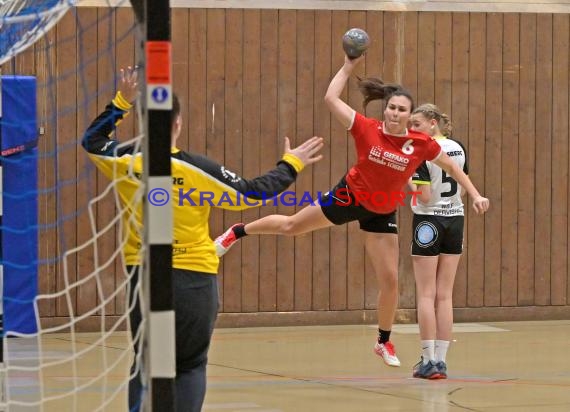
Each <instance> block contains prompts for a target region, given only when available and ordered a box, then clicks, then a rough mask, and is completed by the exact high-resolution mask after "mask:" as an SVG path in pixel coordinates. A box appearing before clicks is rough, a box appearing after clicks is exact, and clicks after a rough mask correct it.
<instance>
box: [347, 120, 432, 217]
mask: <svg viewBox="0 0 570 412" xmlns="http://www.w3.org/2000/svg"><path fill="white" fill-rule="evenodd" d="M350 132H351V134H352V137H354V142H355V144H356V155H357V157H358V160H357V162H356V164H355V165H354V166H352V167H351V168H350V170H349V171H348V174H347V175H346V182H347V183H348V187H349V189H350V190H351V191H353V192H368V193H371V194H372V193H378V192H382V193H385V194H386V195H387V196H391V194H392V193H399V192H401V191H402V189H403V188H404V186H405V185H406V184H407V182H408V179H409V178H410V177H411V176H412V175H413V174H414V172H415V171H416V169H417V168H418V167H419V166H420V165H421V164H422V162H423V161H424V160H428V161H433V160H435V159H437V158H438V157H439V155H440V153H441V146H440V145H439V144H437V142H436V141H435V140H434V139H432V138H431V137H430V136H428V135H426V134H424V133H420V132H415V131H413V130H407V129H406V133H405V134H402V135H390V134H387V133H386V132H385V131H384V128H383V123H382V122H381V121H379V120H376V119H369V118H367V117H364V116H363V115H361V114H360V113H358V112H355V117H354V121H353V123H352V127H351V128H350ZM360 203H361V204H362V206H364V207H365V208H366V209H368V210H370V211H372V212H375V213H381V214H387V213H392V212H393V211H394V210H395V207H394V204H393V203H392V202H386V203H385V204H378V203H379V202H372V201H371V200H362V201H361V202H360Z"/></svg>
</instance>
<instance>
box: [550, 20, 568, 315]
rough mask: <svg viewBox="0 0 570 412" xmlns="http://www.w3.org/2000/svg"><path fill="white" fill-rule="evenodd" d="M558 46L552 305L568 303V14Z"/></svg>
mask: <svg viewBox="0 0 570 412" xmlns="http://www.w3.org/2000/svg"><path fill="white" fill-rule="evenodd" d="M552 24H553V32H554V33H556V48H555V52H554V53H553V56H552V85H553V87H552V176H551V179H552V185H551V187H550V190H551V193H552V220H551V225H552V241H551V248H552V254H551V267H550V270H551V282H550V287H551V293H552V295H551V302H550V303H551V304H552V305H565V304H567V303H568V300H567V299H568V183H569V182H568V150H569V146H568V138H569V136H568V127H569V122H568V119H569V116H568V112H569V109H570V107H569V105H568V99H569V95H568V87H569V84H568V75H569V71H568V67H569V64H570V60H569V49H570V42H569V38H570V28H569V18H568V15H554V17H553V23H552Z"/></svg>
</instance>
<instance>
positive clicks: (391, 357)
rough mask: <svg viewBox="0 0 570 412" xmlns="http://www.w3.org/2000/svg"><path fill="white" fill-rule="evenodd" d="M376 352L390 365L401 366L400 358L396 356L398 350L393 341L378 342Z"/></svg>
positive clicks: (375, 346)
mask: <svg viewBox="0 0 570 412" xmlns="http://www.w3.org/2000/svg"><path fill="white" fill-rule="evenodd" d="M374 352H375V353H376V355H378V356H380V357H381V358H382V360H384V363H385V364H386V365H388V366H400V360H399V359H398V357H397V356H396V350H395V349H394V345H393V344H392V342H390V341H388V342H386V343H378V342H376V345H374Z"/></svg>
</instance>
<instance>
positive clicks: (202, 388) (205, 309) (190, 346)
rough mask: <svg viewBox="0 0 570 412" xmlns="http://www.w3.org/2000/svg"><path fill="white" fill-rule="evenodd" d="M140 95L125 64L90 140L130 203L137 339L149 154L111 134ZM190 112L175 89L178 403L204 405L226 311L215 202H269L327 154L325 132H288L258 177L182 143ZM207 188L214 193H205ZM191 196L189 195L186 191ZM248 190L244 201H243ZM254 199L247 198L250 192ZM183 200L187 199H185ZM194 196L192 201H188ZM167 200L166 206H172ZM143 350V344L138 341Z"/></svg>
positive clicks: (127, 251) (137, 391) (129, 258)
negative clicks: (306, 135)
mask: <svg viewBox="0 0 570 412" xmlns="http://www.w3.org/2000/svg"><path fill="white" fill-rule="evenodd" d="M136 95H137V71H136V69H132V68H130V67H129V68H128V69H127V70H121V78H120V81H119V91H118V92H117V94H116V96H115V98H114V99H113V100H112V101H111V102H110V103H109V104H108V105H107V106H106V107H105V110H104V111H103V112H102V113H101V114H100V115H99V116H98V117H97V118H96V119H95V120H94V121H93V122H92V123H91V125H90V126H89V127H88V129H87V131H86V132H85V135H84V137H83V141H82V145H83V147H84V148H85V150H87V152H88V153H89V157H90V159H91V160H92V161H93V162H94V163H95V165H96V166H97V168H98V169H99V170H100V171H101V172H102V173H103V174H104V175H105V176H106V177H107V178H109V179H111V180H114V181H115V187H116V190H117V191H118V193H119V197H120V201H121V203H122V206H123V207H124V208H125V209H126V212H127V213H124V214H123V219H124V224H123V227H124V228H126V229H125V233H123V234H121V236H123V238H124V239H125V240H126V244H125V246H124V248H123V255H124V260H125V264H126V265H127V270H128V272H129V273H133V274H134V275H133V283H132V286H133V287H131V293H130V296H129V302H130V304H129V307H131V306H132V305H133V304H135V310H134V311H132V312H131V313H130V314H129V316H130V322H131V335H132V337H133V340H134V338H135V336H136V334H137V330H138V329H139V325H140V323H141V312H140V307H139V302H138V299H137V296H136V295H135V294H134V293H133V290H135V288H134V285H136V283H137V278H138V275H139V265H140V264H141V261H142V256H141V253H140V245H141V244H142V233H141V232H140V228H141V227H142V224H143V219H142V201H141V199H135V193H136V191H137V190H138V189H139V187H140V180H139V178H140V176H141V175H142V166H143V161H142V157H141V153H140V152H139V151H137V147H136V146H135V145H134V144H130V145H121V144H119V142H118V141H117V140H115V139H113V138H112V137H111V136H112V135H113V132H114V131H115V128H116V126H117V124H118V123H119V122H120V121H121V120H122V119H123V118H124V117H125V116H126V115H127V114H128V113H129V111H130V110H131V108H132V102H133V101H134V100H135V98H136ZM181 127H182V117H181V115H180V103H179V101H178V99H177V98H176V96H174V101H173V109H172V125H171V145H172V150H171V159H172V176H173V182H174V184H173V188H172V193H171V196H170V202H171V205H167V206H169V207H172V208H173V217H174V227H173V236H174V243H175V248H174V252H173V258H172V267H173V273H172V275H173V287H174V306H175V318H176V404H177V410H178V411H188V412H199V411H200V410H201V408H202V403H203V401H204V396H205V393H206V364H207V356H208V348H209V346H210V340H211V336H212V331H213V328H214V322H215V320H216V316H217V311H218V286H217V276H216V274H217V272H218V264H219V259H218V257H217V256H216V249H215V246H214V243H213V241H212V239H211V238H210V236H209V225H208V219H209V215H210V209H211V207H212V205H218V206H219V207H221V208H224V209H231V210H242V209H246V208H248V207H251V206H255V205H258V204H261V203H262V202H256V201H255V200H256V199H263V196H264V195H265V194H267V193H280V192H283V191H284V190H285V189H287V188H288V187H289V186H290V185H291V184H292V183H293V182H294V181H295V179H296V177H297V174H298V173H299V172H300V171H301V170H303V168H304V167H305V166H307V165H310V164H312V163H315V162H317V161H319V160H320V159H321V158H322V155H320V154H318V152H319V151H320V150H321V148H322V147H323V139H322V138H321V137H312V138H310V139H308V140H307V141H306V142H304V143H303V144H301V145H299V146H298V147H296V148H294V149H291V148H290V145H289V139H288V138H285V152H284V154H283V157H282V158H281V160H279V161H278V162H277V165H276V166H275V168H274V169H272V170H270V171H268V172H267V173H265V174H263V175H261V176H259V177H256V178H254V179H244V178H242V177H240V176H239V175H237V174H236V173H234V172H231V171H230V170H228V169H227V168H225V167H224V166H222V165H220V164H218V163H216V162H215V161H213V160H211V159H209V158H207V157H205V156H202V155H198V154H194V153H188V152H185V151H182V150H180V149H177V148H176V141H177V139H178V137H179V135H180V131H181ZM205 192H207V193H208V194H209V195H210V196H209V197H208V200H209V201H206V202H204V201H202V200H203V199H201V198H200V196H201V194H203V193H205ZM181 197H183V198H181ZM222 198H223V199H229V200H228V201H220V200H221V199H222ZM240 198H241V201H240ZM246 198H248V199H251V201H244V199H246ZM181 200H182V201H181ZM184 200H186V201H184ZM167 206H165V207H167ZM135 351H136V345H135ZM135 371H136V369H135V362H133V369H132V372H131V376H133V377H132V379H131V381H130V384H129V410H130V411H136V410H139V409H140V405H141V397H142V385H141V381H140V376H139V374H137V373H136V372H135Z"/></svg>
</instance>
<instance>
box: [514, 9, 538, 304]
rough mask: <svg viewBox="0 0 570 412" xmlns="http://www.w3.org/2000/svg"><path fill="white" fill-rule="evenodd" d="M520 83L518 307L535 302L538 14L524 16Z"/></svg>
mask: <svg viewBox="0 0 570 412" xmlns="http://www.w3.org/2000/svg"><path fill="white" fill-rule="evenodd" d="M523 28H524V29H523ZM519 30H520V44H524V45H525V47H520V66H519V67H520V69H519V73H520V83H519V87H520V89H519V148H520V150H519V163H518V171H519V182H518V183H519V184H518V197H519V208H518V214H519V219H518V242H517V245H518V259H519V261H518V281H517V287H518V306H525V305H533V304H534V270H535V262H534V243H535V238H534V234H535V231H534V213H535V176H536V170H535V163H534V162H535V141H536V136H535V127H536V124H535V110H536V92H535V87H536V47H537V44H536V15H532V14H530V15H526V14H522V15H521V20H520V27H519Z"/></svg>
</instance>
